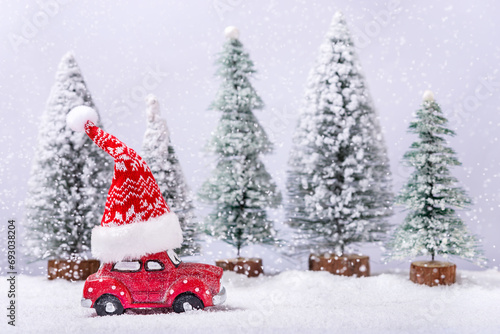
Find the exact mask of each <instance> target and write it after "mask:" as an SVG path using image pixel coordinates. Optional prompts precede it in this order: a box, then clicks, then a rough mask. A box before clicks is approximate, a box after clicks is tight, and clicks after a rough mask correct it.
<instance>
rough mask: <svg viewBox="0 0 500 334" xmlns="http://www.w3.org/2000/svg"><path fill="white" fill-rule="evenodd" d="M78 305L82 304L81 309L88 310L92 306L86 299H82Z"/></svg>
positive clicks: (90, 301)
mask: <svg viewBox="0 0 500 334" xmlns="http://www.w3.org/2000/svg"><path fill="white" fill-rule="evenodd" d="M80 303H81V304H82V307H86V308H90V307H91V306H92V300H90V299H87V298H82V300H81V301H80Z"/></svg>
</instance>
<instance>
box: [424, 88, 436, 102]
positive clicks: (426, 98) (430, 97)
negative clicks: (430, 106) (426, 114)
mask: <svg viewBox="0 0 500 334" xmlns="http://www.w3.org/2000/svg"><path fill="white" fill-rule="evenodd" d="M423 99H424V101H429V102H432V101H434V93H433V92H432V91H430V90H426V91H425V92H424V96H423Z"/></svg>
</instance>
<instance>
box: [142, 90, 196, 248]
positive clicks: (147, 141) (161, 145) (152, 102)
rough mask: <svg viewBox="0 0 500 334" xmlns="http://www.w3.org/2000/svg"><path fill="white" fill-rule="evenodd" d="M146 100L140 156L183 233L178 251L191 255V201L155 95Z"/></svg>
mask: <svg viewBox="0 0 500 334" xmlns="http://www.w3.org/2000/svg"><path fill="white" fill-rule="evenodd" d="M146 104H147V110H146V113H147V118H148V123H147V129H146V132H145V133H144V140H143V142H142V151H143V154H142V156H143V158H144V160H145V161H146V162H147V164H148V166H149V168H150V169H151V172H152V173H153V176H154V177H155V179H156V182H157V183H158V186H159V187H160V190H161V194H162V195H163V198H165V201H166V202H167V203H168V205H169V206H170V209H171V210H172V211H173V212H175V213H176V214H177V217H178V218H179V223H180V226H181V228H182V231H183V235H184V241H183V242H182V246H181V248H180V250H179V255H181V256H189V255H195V254H197V253H199V251H200V245H199V244H198V242H197V241H198V238H197V230H198V229H197V226H196V223H195V218H194V213H193V209H194V208H193V203H192V200H191V198H190V196H189V189H188V186H187V184H186V181H185V178H184V174H183V173H182V169H181V165H180V163H179V159H177V155H176V154H175V151H174V147H173V145H172V144H171V142H170V133H169V131H168V127H167V121H166V120H165V119H163V118H161V115H160V104H159V102H158V99H157V98H156V96H154V95H148V97H147V98H146Z"/></svg>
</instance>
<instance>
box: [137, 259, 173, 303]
mask: <svg viewBox="0 0 500 334" xmlns="http://www.w3.org/2000/svg"><path fill="white" fill-rule="evenodd" d="M169 269H170V266H168V265H166V264H165V263H164V259H148V260H147V261H146V262H145V263H144V278H145V281H147V282H148V283H147V284H148V287H149V291H148V302H150V303H162V302H164V297H165V295H166V290H167V288H168V287H169V286H170V284H169V283H170V280H171V278H172V272H171V270H169Z"/></svg>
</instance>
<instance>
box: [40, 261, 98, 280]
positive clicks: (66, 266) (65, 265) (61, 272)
mask: <svg viewBox="0 0 500 334" xmlns="http://www.w3.org/2000/svg"><path fill="white" fill-rule="evenodd" d="M100 264H101V263H100V262H99V260H49V263H48V265H47V278H48V279H49V280H53V279H56V278H63V279H66V280H68V281H84V280H86V279H87V277H89V276H90V275H92V274H93V273H95V272H97V270H99V266H100Z"/></svg>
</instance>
